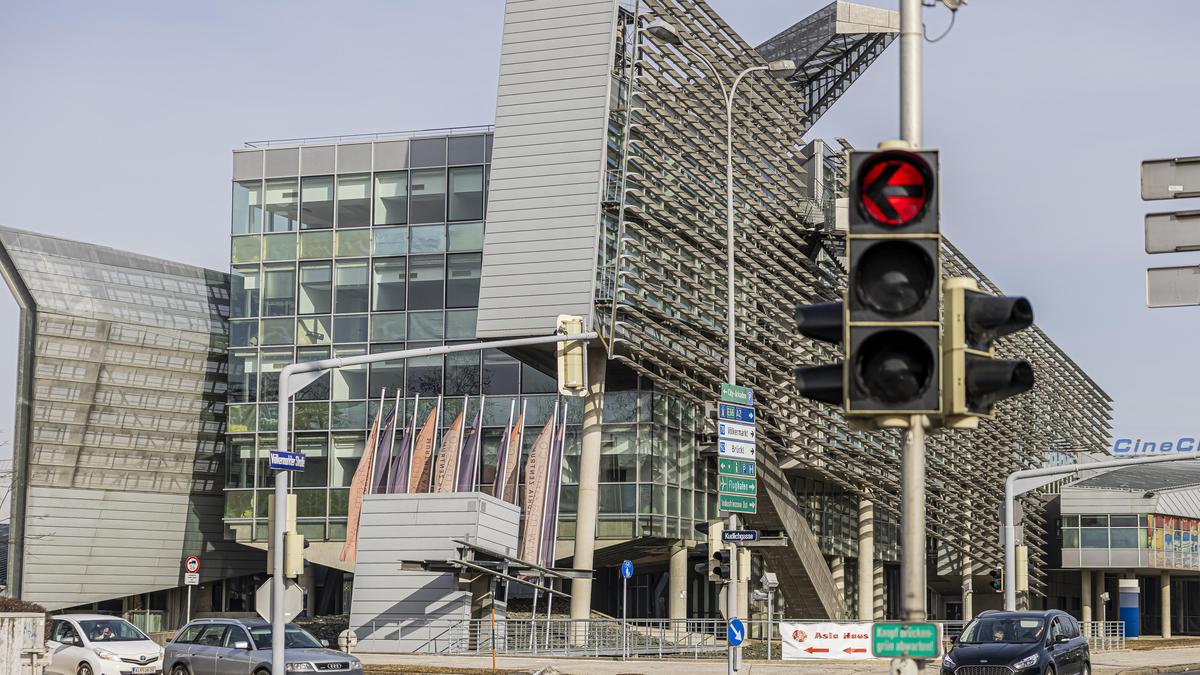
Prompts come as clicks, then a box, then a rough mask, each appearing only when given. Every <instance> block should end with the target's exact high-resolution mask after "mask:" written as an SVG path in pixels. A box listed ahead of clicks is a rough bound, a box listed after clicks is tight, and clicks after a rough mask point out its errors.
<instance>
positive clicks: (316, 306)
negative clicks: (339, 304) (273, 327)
mask: <svg viewBox="0 0 1200 675" xmlns="http://www.w3.org/2000/svg"><path fill="white" fill-rule="evenodd" d="M332 310H333V268H332V267H331V266H330V264H329V263H327V262H325V263H301V264H300V313H301V314H328V313H329V312H330V311H332Z"/></svg>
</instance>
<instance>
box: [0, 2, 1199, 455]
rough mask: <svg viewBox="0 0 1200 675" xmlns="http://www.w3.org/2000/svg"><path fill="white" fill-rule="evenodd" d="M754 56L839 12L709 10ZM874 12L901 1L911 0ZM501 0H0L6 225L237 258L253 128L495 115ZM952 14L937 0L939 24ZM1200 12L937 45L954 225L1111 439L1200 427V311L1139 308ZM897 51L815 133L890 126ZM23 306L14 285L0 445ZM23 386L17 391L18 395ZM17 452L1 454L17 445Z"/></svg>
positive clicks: (386, 127) (1045, 15)
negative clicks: (234, 154)
mask: <svg viewBox="0 0 1200 675" xmlns="http://www.w3.org/2000/svg"><path fill="white" fill-rule="evenodd" d="M710 4H711V5H712V6H713V8H714V9H715V10H716V11H717V12H718V13H719V14H721V15H722V16H723V17H724V18H725V20H726V21H727V22H728V23H729V24H730V25H731V26H732V27H733V29H734V30H736V31H738V32H739V33H740V34H741V35H742V36H743V37H744V38H746V40H747V41H748V42H749V43H750V44H758V43H760V42H762V41H763V40H765V39H766V38H768V37H770V36H771V35H773V34H775V33H777V32H779V31H781V30H783V29H784V28H786V27H787V26H790V25H791V24H792V23H794V22H796V21H798V20H800V19H801V18H803V17H804V16H807V15H808V14H810V13H812V12H813V11H816V10H817V9H820V8H821V7H822V6H824V5H826V4H828V3H827V2H826V1H824V0H712V1H711V3H710ZM867 4H874V5H877V6H880V7H887V8H893V9H894V8H895V3H892V2H884V1H883V0H868V2H867ZM502 13H503V2H502V1H501V0H486V1H485V0H443V1H441V2H427V1H426V2H417V1H416V0H391V1H370V0H346V1H343V2H337V3H333V2H312V1H307V0H259V1H257V2H252V3H251V2H241V1H233V0H210V1H207V2H202V3H196V2H193V3H165V2H158V1H154V0H126V1H123V2H119V3H115V2H110V3H97V2H88V1H85V0H76V1H72V2H67V1H63V0H43V1H39V2H36V3H35V2H9V3H3V4H2V5H0V91H3V95H2V97H0V149H2V150H0V224H2V225H6V226H10V227H18V228H22V229H28V230H34V231H37V232H43V233H47V234H52V235H57V236H63V237H68V238H72V239H78V240H81V241H87V242H92V243H97V244H104V245H108V246H113V247H116V248H121V249H127V250H131V251H136V252H139V253H145V254H149V255H156V256H160V257H164V258H169V259H173V260H178V261H181V262H187V263H191V264H195V265H202V266H206V267H211V268H215V269H225V268H227V266H228V238H227V236H228V227H229V213H230V204H229V194H230V189H229V176H230V170H231V155H230V151H231V150H232V149H234V148H237V147H241V145H242V144H243V143H244V142H245V141H252V140H258V139H267V138H291V137H302V136H323V135H336V134H355V133H368V132H386V131H398V130H407V129H425V128H434V127H452V126H473V125H478V124H490V123H491V122H492V121H493V117H494V111H495V99H496V79H497V73H498V68H499V55H500V38H501V19H502ZM949 17H950V13H949V12H948V11H947V10H945V9H944V8H942V7H941V6H940V5H938V6H937V7H934V8H930V9H927V10H925V21H926V24H927V26H928V31H929V34H930V35H932V36H937V35H939V34H941V33H942V31H943V30H944V29H945V27H946V25H947V22H948V21H949ZM1196 25H1200V3H1196V2H1194V0H1156V1H1155V2H1153V3H1139V4H1134V5H1131V4H1130V3H1128V2H1125V1H1121V2H1118V1H1116V0H1087V1H1086V2H1085V1H1084V0H1074V1H1069V0H1059V1H1058V2H1046V1H1045V0H1041V1H1034V0H974V1H973V2H972V3H971V4H970V5H967V6H966V7H964V8H963V9H962V10H961V11H960V12H959V13H958V16H957V20H956V22H955V26H954V27H953V29H952V30H951V32H950V33H949V34H948V35H947V36H946V37H945V39H943V40H941V41H940V42H937V43H935V44H928V43H927V44H926V46H925V47H926V49H925V64H926V68H925V99H924V102H925V144H926V145H927V146H928V147H934V148H938V149H940V151H941V168H942V231H943V233H944V234H946V235H947V236H948V237H949V238H950V239H951V240H952V241H954V243H955V244H956V245H957V246H958V247H959V248H960V249H961V250H962V251H963V252H964V253H966V254H967V255H968V256H969V257H970V258H971V259H972V260H973V261H974V262H975V263H976V264H977V265H978V266H979V267H980V268H981V269H982V270H983V271H984V272H985V273H986V274H987V275H988V276H989V277H991V278H992V280H993V281H995V282H996V283H998V284H999V285H1000V286H1001V287H1002V288H1003V289H1005V291H1006V292H1008V293H1011V294H1022V295H1026V296H1027V297H1029V298H1030V300H1031V302H1032V303H1033V307H1034V312H1035V316H1036V318H1037V321H1038V323H1039V325H1040V326H1042V328H1043V329H1045V330H1046V332H1047V333H1048V334H1049V335H1050V337H1051V338H1052V339H1054V340H1055V341H1056V342H1057V343H1058V345H1059V346H1060V347H1062V348H1063V349H1064V350H1065V351H1066V353H1067V354H1069V355H1070V356H1071V357H1072V358H1074V359H1075V360H1076V361H1077V362H1078V363H1079V364H1080V365H1081V366H1082V367H1083V368H1084V369H1085V370H1086V371H1087V373H1088V374H1089V375H1091V377H1092V378H1093V379H1094V380H1095V381H1096V382H1098V383H1099V384H1100V385H1101V386H1102V387H1103V388H1104V390H1105V391H1107V392H1108V394H1109V395H1110V396H1111V397H1112V398H1113V399H1114V402H1113V408H1114V436H1115V437H1131V438H1144V439H1158V440H1170V439H1173V438H1177V437H1180V436H1197V435H1200V423H1196V422H1194V421H1193V420H1194V419H1196V417H1197V416H1196V414H1195V413H1194V411H1196V410H1197V409H1200V393H1198V392H1197V388H1196V387H1195V386H1194V384H1193V383H1194V382H1196V380H1197V375H1198V374H1200V364H1198V363H1197V359H1196V358H1195V357H1194V356H1193V353H1192V350H1191V348H1190V347H1191V346H1190V338H1189V337H1188V336H1189V335H1190V333H1191V330H1192V329H1193V326H1194V325H1195V323H1196V318H1197V314H1196V312H1197V311H1200V310H1195V309H1190V308H1177V309H1169V310H1164V309H1158V310H1153V311H1152V310H1149V309H1147V308H1146V307H1145V290H1144V283H1145V282H1144V269H1145V268H1146V267H1147V266H1166V265H1186V264H1195V263H1200V258H1197V255H1200V254H1172V255H1166V256H1154V257H1153V258H1152V257H1151V256H1147V255H1146V254H1145V253H1144V250H1143V242H1142V218H1143V216H1144V214H1145V213H1146V212H1148V211H1167V210H1181V209H1185V208H1193V209H1194V208H1200V204H1196V203H1180V204H1170V203H1144V202H1142V201H1141V200H1140V197H1139V178H1138V165H1139V162H1140V161H1141V160H1143V159H1148V158H1157V157H1171V156H1187V155H1200V137H1198V136H1197V134H1196V129H1195V122H1194V120H1193V118H1194V115H1195V113H1194V111H1195V110H1198V109H1200V87H1196V86H1194V82H1189V79H1188V76H1189V73H1190V74H1191V76H1192V77H1194V75H1195V73H1196V72H1197V71H1198V70H1200V68H1198V66H1200V63H1198V61H1200V53H1198V52H1196V50H1195V49H1193V48H1192V47H1190V45H1192V44H1193V42H1194V33H1193V29H1194V27H1195V26H1196ZM898 47H899V44H898V42H897V43H894V44H893V45H892V46H891V47H889V49H888V51H887V53H885V54H884V56H883V57H882V58H880V59H879V60H878V61H877V62H876V63H875V65H873V66H872V67H871V68H870V69H869V70H868V71H867V73H866V74H864V75H863V77H861V78H860V79H859V80H858V81H857V82H856V83H855V84H854V86H853V87H852V88H851V89H850V91H849V92H848V93H847V94H846V95H845V96H844V97H843V98H842V100H840V101H839V102H838V103H837V104H836V105H834V107H833V108H832V109H831V110H830V111H829V112H828V113H826V115H825V116H824V117H823V118H822V119H821V120H820V121H819V122H818V123H817V125H816V126H815V127H814V128H813V129H812V131H811V133H810V137H812V138H817V137H822V138H827V139H833V138H836V137H842V138H846V139H848V140H849V141H850V142H851V143H853V144H854V145H855V146H857V147H861V148H868V147H871V146H873V145H874V144H875V143H877V142H879V141H881V140H884V139H887V138H894V137H895V136H896V135H897V134H898V119H899V113H898V96H899V94H898V91H899V87H898V72H899V49H898ZM16 316H17V311H16V306H15V304H13V303H12V302H11V301H9V300H8V299H7V298H5V299H0V319H7V320H0V439H3V438H8V437H10V435H11V429H12V416H13V401H12V396H13V391H14V388H15V379H14V378H15V355H16V333H15V327H16ZM5 383H8V384H5ZM3 451H4V450H3V449H0V452H3Z"/></svg>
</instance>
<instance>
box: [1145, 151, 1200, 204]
mask: <svg viewBox="0 0 1200 675" xmlns="http://www.w3.org/2000/svg"><path fill="white" fill-rule="evenodd" d="M1179 197H1200V157H1175V158H1172V159H1148V160H1146V161H1144V162H1142V199H1176V198H1179Z"/></svg>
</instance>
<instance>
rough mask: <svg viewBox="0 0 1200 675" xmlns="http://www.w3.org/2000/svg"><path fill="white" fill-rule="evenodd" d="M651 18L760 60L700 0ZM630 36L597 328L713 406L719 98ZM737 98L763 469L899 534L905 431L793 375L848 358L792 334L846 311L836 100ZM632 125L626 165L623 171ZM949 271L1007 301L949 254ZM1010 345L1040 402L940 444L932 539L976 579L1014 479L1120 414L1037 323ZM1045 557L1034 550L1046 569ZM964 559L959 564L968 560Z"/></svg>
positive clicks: (614, 346) (1039, 581) (743, 273)
mask: <svg viewBox="0 0 1200 675" xmlns="http://www.w3.org/2000/svg"><path fill="white" fill-rule="evenodd" d="M640 6H641V13H640V14H639V15H638V18H637V20H636V22H635V20H634V18H633V14H632V13H630V12H625V18H626V21H627V22H629V23H630V24H631V25H632V24H634V23H636V24H637V25H641V26H645V25H646V24H647V23H648V22H649V20H650V19H652V18H656V17H659V18H663V19H665V20H667V21H670V22H671V23H673V24H674V25H675V26H676V27H677V28H678V30H679V33H680V35H681V37H682V38H683V40H685V41H686V42H687V44H688V45H690V46H691V48H694V49H695V50H698V51H699V52H701V53H703V54H704V56H705V57H706V58H707V59H708V60H709V61H711V62H712V63H713V64H714V65H715V66H716V68H717V69H719V70H720V71H721V77H722V78H723V79H724V80H725V82H726V83H729V82H732V80H733V78H734V77H735V75H736V74H737V73H738V72H740V71H741V70H742V69H744V68H746V67H749V66H755V65H761V64H763V63H764V59H763V57H762V56H761V55H760V54H759V53H757V52H756V51H755V50H754V49H752V48H751V47H750V46H749V45H748V44H746V43H745V42H744V41H743V40H742V39H741V38H740V37H739V36H738V35H737V34H736V33H734V32H733V30H732V29H730V27H729V26H728V25H727V24H726V23H725V22H724V21H723V20H722V19H721V18H720V17H719V16H718V15H717V14H716V13H715V12H714V11H713V10H712V9H711V8H710V7H708V6H707V5H706V4H705V3H703V2H685V1H683V0H644V2H642V3H640ZM636 35H638V33H637V32H636V31H633V30H626V36H627V39H628V40H629V44H628V45H627V47H626V49H625V50H624V52H625V56H624V60H625V63H624V64H622V63H620V62H618V63H617V64H615V66H614V74H615V75H616V76H618V77H625V78H626V79H627V80H628V81H629V82H630V86H631V88H632V93H631V94H629V100H630V101H632V105H631V106H630V111H629V112H628V113H627V112H626V110H625V109H624V107H623V106H622V105H614V106H613V107H612V113H611V120H612V125H611V128H610V139H611V140H610V161H609V165H610V169H611V174H612V175H611V176H610V181H611V182H612V190H611V191H610V196H609V201H608V202H606V206H607V207H608V208H606V217H605V222H604V228H603V233H602V242H601V246H600V247H599V250H600V260H599V262H598V270H599V273H598V277H597V284H598V289H597V293H596V298H597V301H596V302H597V306H598V307H597V310H598V311H597V315H598V316H601V317H603V319H602V321H601V322H600V325H599V329H600V331H601V333H602V334H603V335H604V336H605V338H606V341H607V342H608V348H609V352H610V354H611V355H612V357H613V358H615V359H618V360H621V361H623V362H625V363H627V364H628V365H629V366H630V367H632V368H633V369H635V370H636V371H638V372H640V373H642V374H643V375H645V376H647V377H649V378H651V379H653V380H654V381H655V383H656V384H657V385H658V386H661V387H662V388H664V389H667V390H670V391H671V392H672V393H675V394H677V395H679V396H681V397H684V398H687V399H690V400H692V401H693V402H695V403H696V404H698V405H701V404H703V403H704V402H705V401H706V400H712V399H713V398H715V392H716V391H717V390H718V388H719V385H720V382H721V381H722V379H723V374H724V368H725V351H724V340H725V311H726V297H725V293H724V288H725V267H724V266H725V231H724V209H725V204H724V171H723V169H724V162H725V157H724V147H725V138H724V133H725V107H724V101H723V99H722V94H721V89H720V87H719V86H718V85H717V83H716V82H715V81H714V80H713V75H712V73H711V72H710V71H709V70H708V69H707V67H706V66H705V65H703V63H702V62H700V61H699V60H698V59H697V58H696V57H695V56H694V55H693V54H692V53H691V52H690V51H689V50H681V49H678V48H674V47H670V46H666V45H663V44H659V43H656V42H653V41H650V40H648V39H645V37H642V38H641V39H635V36H636ZM619 54H620V52H619ZM630 74H632V77H629V76H630ZM742 87H743V88H742V89H741V90H740V93H739V96H738V102H737V105H736V111H735V116H734V125H735V133H734V135H735V141H734V154H735V168H734V173H735V185H736V190H735V194H736V198H735V208H736V222H737V251H738V253H737V261H738V270H739V272H738V274H739V276H738V279H737V289H738V295H739V298H738V309H737V321H738V349H739V351H738V361H739V362H738V369H739V372H740V373H741V374H742V375H741V378H742V384H747V385H749V386H752V387H754V389H755V391H756V398H757V399H758V401H759V412H760V417H761V420H762V423H761V424H760V428H759V448H760V471H762V472H763V473H766V474H770V473H772V472H775V473H776V474H778V475H783V468H782V467H788V469H787V470H788V471H794V472H801V473H803V474H806V475H812V476H818V477H820V478H821V479H822V480H824V481H827V482H829V483H832V484H835V485H837V486H840V487H841V488H842V489H843V490H845V491H846V493H847V494H852V495H861V494H867V495H870V497H871V498H872V499H873V500H874V501H875V504H876V510H877V514H878V515H879V517H881V518H883V519H892V520H893V521H894V522H898V521H899V499H898V493H899V457H900V453H899V449H900V448H899V441H900V436H899V434H898V433H897V432H873V433H864V432H856V431H851V430H850V429H849V428H848V427H847V425H846V422H845V420H844V419H843V417H842V414H841V412H840V411H839V410H836V409H834V408H832V407H828V406H822V405H819V404H815V403H812V402H810V401H807V400H805V399H802V398H801V397H800V396H799V395H798V393H797V391H796V389H795V386H794V380H793V374H792V373H793V369H794V367H795V366H797V365H799V364H804V363H822V362H831V361H834V360H836V359H837V358H838V357H837V355H835V354H834V353H832V351H831V350H830V349H829V348H828V347H827V346H826V345H822V344H818V343H813V342H810V341H808V340H805V339H801V338H798V337H797V335H796V332H795V323H794V318H793V311H794V308H795V306H796V304H797V303H808V302H819V301H823V300H832V299H838V298H840V296H841V293H842V289H843V288H844V283H845V279H844V269H843V268H842V267H841V266H840V264H839V263H838V261H837V260H836V259H834V258H831V257H830V256H829V255H828V254H827V253H825V252H824V251H823V249H822V247H819V246H813V245H812V244H813V242H814V240H815V239H822V238H827V237H831V236H835V235H833V234H832V233H830V232H829V231H828V229H827V225H826V224H825V219H824V217H823V214H824V213H826V212H827V207H828V205H827V204H822V203H820V202H819V201H818V200H816V199H814V198H813V197H812V196H811V195H812V194H813V192H812V191H811V190H809V189H807V183H806V181H807V178H806V173H805V168H804V165H805V162H806V160H807V157H805V156H804V154H803V152H802V149H803V147H804V146H805V143H806V141H805V140H804V139H803V133H804V132H805V130H806V129H807V128H808V127H809V124H810V122H811V119H812V115H811V114H820V112H823V110H824V109H825V108H827V107H828V103H829V102H824V103H821V104H820V105H819V106H816V107H814V106H813V105H811V104H810V103H809V102H808V101H807V100H805V99H804V98H803V96H804V93H810V94H811V93H812V92H814V91H815V90H814V89H812V88H811V87H803V86H802V87H800V88H799V89H798V88H797V87H796V86H795V84H794V83H791V82H780V81H775V80H772V79H769V78H767V77H766V76H765V75H761V74H760V75H758V76H755V75H752V76H750V77H747V78H746V79H745V80H743V83H742ZM822 106H823V107H822ZM810 113H811V114H810ZM627 121H629V122H630V126H629V129H628V139H629V141H628V153H629V158H628V160H627V161H625V162H623V161H622V159H621V148H622V143H621V139H622V136H623V134H624V133H625V131H626V130H625V129H624V125H625V124H626V122H627ZM622 169H624V171H622ZM622 192H623V195H622ZM944 271H945V273H947V274H951V275H962V276H970V277H973V278H975V279H976V280H978V281H979V284H980V287H981V288H983V289H987V290H992V291H997V290H998V289H997V288H996V287H995V285H994V284H992V282H991V281H990V280H988V279H987V278H986V277H985V276H984V275H983V273H982V272H980V271H979V270H978V269H976V268H975V267H974V266H973V265H972V264H971V263H970V261H969V260H968V259H967V258H966V256H964V255H963V254H962V253H961V252H960V251H959V250H958V249H956V248H955V247H953V246H952V245H950V244H949V243H947V244H946V246H945V247H944ZM1035 305H1036V299H1035ZM1000 350H1001V353H1003V354H1008V355H1020V356H1021V357H1022V358H1026V359H1028V360H1029V361H1030V362H1031V363H1032V364H1033V366H1034V369H1035V372H1036V373H1037V377H1038V380H1037V384H1036V386H1035V387H1034V389H1033V391H1032V392H1030V393H1028V394H1026V395H1024V396H1022V397H1020V398H1017V399H1013V400H1011V401H1009V402H1006V403H1005V404H1002V405H1001V406H1000V410H999V414H998V415H997V418H996V419H995V420H994V421H986V422H984V423H983V424H982V425H981V428H980V429H979V430H977V431H968V432H947V431H935V432H933V433H932V434H931V435H930V438H929V451H928V453H929V457H928V466H929V487H928V494H929V498H928V514H929V521H928V532H929V536H930V538H931V541H934V542H936V546H937V549H936V552H937V553H938V554H939V556H940V557H943V558H946V559H949V560H954V561H957V560H958V558H959V555H960V552H961V551H962V550H963V549H964V548H966V547H968V546H969V550H970V560H971V561H972V564H975V565H977V566H978V567H979V568H985V567H987V566H994V565H998V564H999V562H1000V559H1001V557H1002V555H1001V549H1000V547H999V543H998V542H997V541H996V540H995V535H994V534H993V533H995V532H997V531H998V506H999V503H1000V500H1001V496H1002V493H1003V480H1004V477H1005V476H1006V475H1007V474H1008V473H1009V472H1011V471H1015V470H1017V469H1023V468H1028V467H1033V466H1039V465H1041V464H1043V462H1044V461H1045V456H1046V453H1047V452H1049V451H1052V450H1056V449H1063V448H1086V449H1093V450H1095V449H1100V448H1101V447H1102V446H1104V445H1105V444H1106V439H1107V435H1108V430H1109V425H1110V418H1111V412H1110V399H1109V398H1108V396H1107V395H1106V394H1105V393H1104V392H1103V391H1102V390H1101V389H1100V387H1099V386H1098V385H1097V384H1096V383H1095V382H1093V381H1092V380H1091V379H1090V378H1089V377H1088V376H1087V374H1086V373H1084V372H1083V370H1082V369H1081V368H1079V366H1077V365H1076V364H1075V363H1074V362H1073V361H1072V360H1071V359H1070V358H1069V357H1068V356H1067V355H1066V354H1065V353H1064V352H1063V351H1062V350H1061V349H1060V348H1059V347H1058V346H1057V345H1055V344H1054V342H1053V341H1052V340H1050V338H1049V337H1048V336H1046V335H1045V333H1044V332H1042V331H1041V330H1040V329H1038V328H1036V327H1035V328H1034V329H1032V330H1028V331H1025V332H1023V333H1020V334H1018V335H1015V336H1012V337H1011V338H1009V339H1007V340H1005V341H1004V342H1003V344H1002V345H1001V347H1000ZM764 450H765V452H763V451H764ZM772 497H773V499H772V501H774V502H775V504H774V508H773V509H770V508H769V509H766V511H767V513H765V514H760V517H761V519H765V520H771V519H773V518H777V517H778V518H781V519H783V520H784V524H785V525H786V524H787V518H786V514H785V513H784V511H786V510H787V509H788V508H794V504H792V505H790V506H789V505H786V504H782V503H781V502H780V499H783V500H784V501H788V500H789V499H792V498H793V497H788V496H785V497H780V496H779V495H778V494H773V495H772ZM764 501H767V500H766V499H760V504H761V503H762V502H764ZM1028 512H1029V513H1030V514H1031V516H1032V517H1031V518H1030V521H1029V522H1028V523H1027V527H1026V531H1027V536H1028V538H1029V540H1030V543H1037V544H1043V543H1044V536H1045V534H1044V533H1045V526H1044V523H1042V522H1041V521H1040V519H1039V517H1038V516H1036V513H1037V511H1036V510H1035V509H1029V510H1028ZM752 522H753V521H752ZM770 524H771V523H769V522H768V523H766V526H770ZM803 529H804V530H805V531H804V532H795V531H792V530H793V528H791V527H789V528H788V531H789V534H791V535H792V538H793V540H794V542H795V545H796V553H799V554H800V556H801V558H802V561H804V562H805V565H806V567H807V568H808V571H809V576H810V577H811V578H812V584H813V586H814V590H815V595H816V596H820V597H821V598H823V599H822V605H823V609H824V611H826V612H827V613H828V614H831V615H836V614H839V613H840V612H841V611H842V610H841V607H840V606H839V605H840V604H841V599H840V598H839V599H837V601H830V600H829V598H828V597H827V596H828V594H829V588H828V583H827V582H826V581H825V580H823V578H822V575H821V574H819V573H815V572H814V568H813V566H812V564H811V556H812V555H813V550H812V547H813V546H815V545H816V543H815V542H816V540H815V539H814V538H813V537H812V536H811V534H810V533H809V532H808V528H807V527H805V528H803ZM964 532H966V533H973V534H972V535H970V536H973V537H974V539H973V540H968V539H967V538H965V537H964ZM801 535H805V536H801ZM806 546H807V548H806ZM1042 549H1043V546H1040V545H1039V546H1031V559H1032V561H1033V563H1034V565H1033V567H1034V568H1035V569H1039V568H1040V565H1038V564H1037V563H1039V562H1043V560H1042ZM931 553H933V551H931ZM806 556H807V558H806ZM793 560H794V559H793ZM821 564H822V565H823V564H824V561H823V560H822V561H821ZM953 564H954V569H955V570H957V569H960V565H961V562H954V563H953ZM825 571H826V572H827V571H828V570H827V568H826V570H825ZM1044 583H1045V580H1044V575H1043V574H1042V573H1040V572H1038V573H1035V575H1034V576H1033V577H1032V584H1033V587H1034V589H1035V591H1036V590H1037V589H1039V588H1043V587H1044ZM788 602H789V603H790V607H796V603H797V602H800V604H803V603H804V601H803V600H800V601H797V600H796V599H795V598H789V600H788ZM798 609H801V611H803V608H798ZM813 609H814V610H816V609H819V608H816V607H814V608H813Z"/></svg>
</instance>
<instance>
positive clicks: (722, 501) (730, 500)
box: [717, 494, 758, 513]
mask: <svg viewBox="0 0 1200 675" xmlns="http://www.w3.org/2000/svg"><path fill="white" fill-rule="evenodd" d="M717 509H718V510H720V511H733V512H734V513H758V498H757V497H747V496H746V495H726V494H718V495H717Z"/></svg>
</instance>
